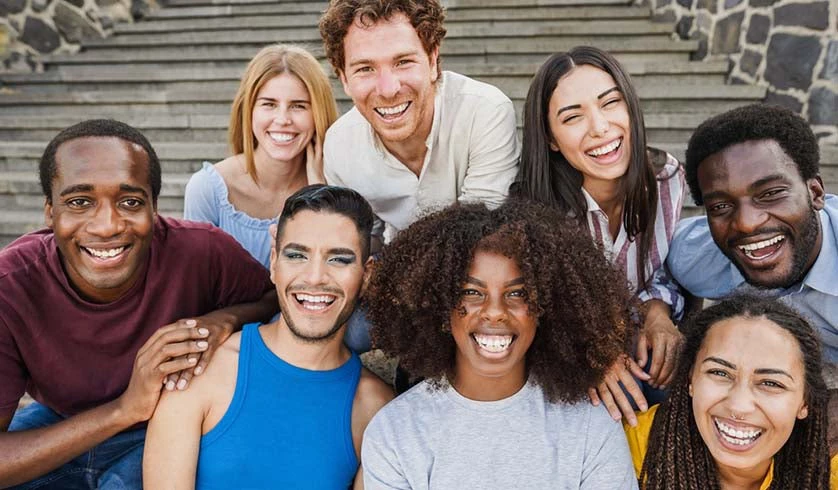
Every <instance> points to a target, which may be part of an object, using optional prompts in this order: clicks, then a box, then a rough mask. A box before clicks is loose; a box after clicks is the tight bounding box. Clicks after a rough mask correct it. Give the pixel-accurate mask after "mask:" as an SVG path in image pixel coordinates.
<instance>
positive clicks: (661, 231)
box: [582, 154, 686, 319]
mask: <svg viewBox="0 0 838 490" xmlns="http://www.w3.org/2000/svg"><path fill="white" fill-rule="evenodd" d="M657 182H658V206H657V215H656V216H655V231H654V239H653V240H652V242H651V244H650V247H649V253H648V256H647V257H646V261H645V263H646V277H647V281H646V284H645V285H642V284H638V283H639V282H640V278H639V274H638V270H637V248H638V242H639V240H629V236H628V233H627V232H626V229H625V226H620V230H619V231H618V232H617V238H616V239H612V238H611V233H610V232H609V231H608V216H607V215H606V214H605V212H604V211H603V210H602V209H601V208H600V207H599V204H597V202H596V201H595V200H594V198H592V197H591V195H590V194H588V192H587V191H586V190H585V189H584V188H583V189H582V194H583V195H584V196H585V200H586V201H587V203H588V229H589V230H590V231H591V236H593V238H594V240H596V241H597V243H599V244H601V245H602V247H603V248H604V249H605V253H606V255H607V256H608V259H609V260H610V261H611V263H613V264H615V265H616V266H617V267H619V268H620V269H621V270H622V271H624V272H625V274H626V278H627V279H628V281H629V283H630V284H631V287H632V290H634V292H635V294H637V297H638V298H639V299H640V301H642V302H644V303H645V302H647V301H650V300H652V299H659V300H661V301H663V302H664V303H666V304H668V305H669V306H670V308H671V309H672V317H673V318H675V319H680V318H681V316H682V315H683V313H684V296H683V295H682V294H681V292H680V291H679V289H678V285H677V283H675V281H674V280H673V279H672V277H671V276H670V274H669V272H668V271H667V269H666V268H665V267H664V264H665V262H666V255H667V254H668V253H669V242H670V241H671V240H672V235H673V234H674V233H675V225H676V223H678V219H679V218H680V217H681V206H682V205H683V203H684V193H685V191H686V186H685V181H684V167H683V166H681V164H680V163H678V160H676V159H675V157H673V156H672V155H669V154H667V155H666V164H664V166H663V168H662V169H661V170H660V172H658V175H657Z"/></svg>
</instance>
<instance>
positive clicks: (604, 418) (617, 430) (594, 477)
mask: <svg viewBox="0 0 838 490" xmlns="http://www.w3.org/2000/svg"><path fill="white" fill-rule="evenodd" d="M586 446H587V447H586V448H585V463H584V468H583V469H582V484H581V485H580V486H579V488H580V489H581V490H635V489H637V478H636V477H635V474H634V467H633V466H632V462H631V454H630V453H629V448H628V444H627V443H626V435H625V432H623V427H622V425H621V424H620V423H619V422H616V421H614V420H613V419H612V418H611V417H610V416H609V415H608V413H607V412H606V411H605V408H604V406H599V407H591V422H590V424H589V425H588V442H587V445H586Z"/></svg>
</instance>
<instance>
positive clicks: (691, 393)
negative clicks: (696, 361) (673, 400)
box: [687, 383, 693, 398]
mask: <svg viewBox="0 0 838 490" xmlns="http://www.w3.org/2000/svg"><path fill="white" fill-rule="evenodd" d="M687 392H688V393H689V394H690V398H692V396H693V384H692V383H690V384H689V386H687Z"/></svg>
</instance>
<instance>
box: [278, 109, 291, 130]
mask: <svg viewBox="0 0 838 490" xmlns="http://www.w3.org/2000/svg"><path fill="white" fill-rule="evenodd" d="M274 122H276V123H277V124H281V125H284V126H287V125H288V124H291V111H290V110H289V109H288V108H287V107H284V106H280V107H279V108H277V110H276V115H275V116H274Z"/></svg>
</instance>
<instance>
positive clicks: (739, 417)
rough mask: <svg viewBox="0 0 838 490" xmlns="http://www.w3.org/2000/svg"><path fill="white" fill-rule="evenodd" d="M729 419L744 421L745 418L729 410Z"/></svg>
mask: <svg viewBox="0 0 838 490" xmlns="http://www.w3.org/2000/svg"><path fill="white" fill-rule="evenodd" d="M730 418H732V419H733V420H745V417H744V416H742V415H739V414H737V413H736V412H734V411H732V410H731V412H730Z"/></svg>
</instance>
